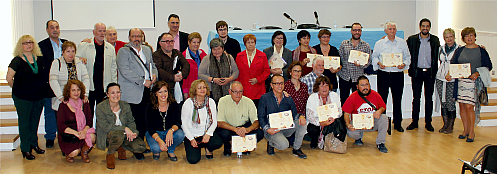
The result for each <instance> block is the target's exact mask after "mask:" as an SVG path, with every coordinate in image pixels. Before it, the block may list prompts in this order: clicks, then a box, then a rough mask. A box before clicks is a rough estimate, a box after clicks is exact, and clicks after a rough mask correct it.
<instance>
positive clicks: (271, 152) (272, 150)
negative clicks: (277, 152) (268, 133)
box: [267, 141, 274, 155]
mask: <svg viewBox="0 0 497 174" xmlns="http://www.w3.org/2000/svg"><path fill="white" fill-rule="evenodd" d="M267 154H268V155H274V147H273V146H271V145H269V141H268V142H267Z"/></svg>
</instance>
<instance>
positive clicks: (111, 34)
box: [105, 26, 126, 55]
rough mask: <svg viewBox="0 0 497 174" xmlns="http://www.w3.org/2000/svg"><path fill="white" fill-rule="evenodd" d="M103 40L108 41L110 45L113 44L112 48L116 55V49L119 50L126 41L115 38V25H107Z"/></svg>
mask: <svg viewBox="0 0 497 174" xmlns="http://www.w3.org/2000/svg"><path fill="white" fill-rule="evenodd" d="M105 40H106V41H107V42H109V43H110V44H111V45H112V46H114V49H115V50H116V55H117V51H119V49H120V48H122V47H123V46H124V45H126V42H123V41H120V40H117V31H116V27H114V26H109V27H107V31H106V32H105Z"/></svg>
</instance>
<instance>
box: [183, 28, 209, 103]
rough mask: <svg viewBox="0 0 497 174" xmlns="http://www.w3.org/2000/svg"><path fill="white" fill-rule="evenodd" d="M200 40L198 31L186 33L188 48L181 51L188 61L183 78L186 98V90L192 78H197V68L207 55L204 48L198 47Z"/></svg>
mask: <svg viewBox="0 0 497 174" xmlns="http://www.w3.org/2000/svg"><path fill="white" fill-rule="evenodd" d="M200 42H202V36H200V33H198V32H193V33H191V34H190V35H188V48H187V49H186V50H185V51H183V56H185V59H186V61H188V63H190V73H189V74H188V77H187V78H186V79H183V85H182V88H183V95H184V98H188V97H189V96H188V90H190V85H191V84H192V82H193V81H194V80H197V79H198V68H199V67H200V62H201V61H202V59H203V58H204V57H205V56H207V54H206V53H205V51H204V50H202V49H200Z"/></svg>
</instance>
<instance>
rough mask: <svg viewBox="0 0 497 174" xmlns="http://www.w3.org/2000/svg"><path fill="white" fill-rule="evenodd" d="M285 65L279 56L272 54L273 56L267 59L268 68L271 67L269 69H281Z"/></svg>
mask: <svg viewBox="0 0 497 174" xmlns="http://www.w3.org/2000/svg"><path fill="white" fill-rule="evenodd" d="M285 65H286V62H285V60H283V58H281V57H280V55H279V54H273V56H271V58H269V67H271V69H274V68H283V67H284V66H285Z"/></svg>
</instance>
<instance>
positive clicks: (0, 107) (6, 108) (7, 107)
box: [0, 105, 16, 112]
mask: <svg viewBox="0 0 497 174" xmlns="http://www.w3.org/2000/svg"><path fill="white" fill-rule="evenodd" d="M11 111H16V107H15V106H14V105H0V112H11Z"/></svg>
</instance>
